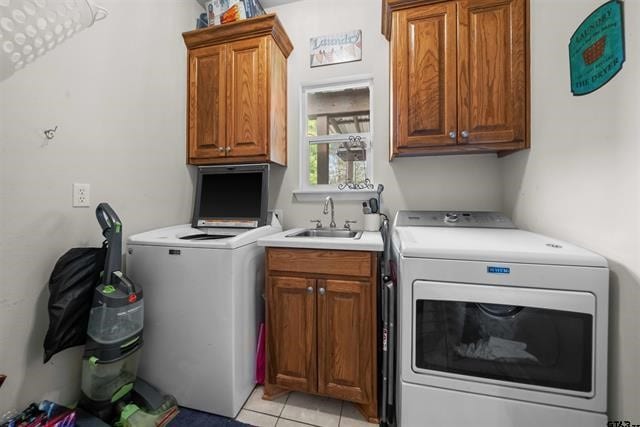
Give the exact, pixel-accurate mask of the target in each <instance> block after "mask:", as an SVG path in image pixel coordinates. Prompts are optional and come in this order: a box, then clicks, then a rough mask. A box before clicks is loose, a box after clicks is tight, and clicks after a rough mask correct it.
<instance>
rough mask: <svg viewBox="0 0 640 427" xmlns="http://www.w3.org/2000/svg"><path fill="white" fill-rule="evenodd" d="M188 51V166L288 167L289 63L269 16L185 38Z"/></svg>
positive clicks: (282, 37)
mask: <svg viewBox="0 0 640 427" xmlns="http://www.w3.org/2000/svg"><path fill="white" fill-rule="evenodd" d="M182 36H183V38H184V42H185V44H186V45H187V48H188V51H189V53H188V55H189V57H188V67H189V68H188V77H187V79H188V88H187V90H188V95H187V96H188V100H187V163H190V164H194V165H206V164H227V163H258V162H272V163H276V164H279V165H283V166H285V165H286V164H287V58H288V57H289V54H290V53H291V50H292V49H293V46H292V45H291V41H290V40H289V37H288V36H287V34H286V33H285V31H284V28H283V27H282V24H281V23H280V21H279V20H278V18H277V16H276V15H274V14H269V15H264V16H260V17H257V18H251V19H247V20H243V21H237V22H234V23H230V24H222V25H218V26H215V27H209V28H206V29H202V30H196V31H189V32H187V33H183V34H182Z"/></svg>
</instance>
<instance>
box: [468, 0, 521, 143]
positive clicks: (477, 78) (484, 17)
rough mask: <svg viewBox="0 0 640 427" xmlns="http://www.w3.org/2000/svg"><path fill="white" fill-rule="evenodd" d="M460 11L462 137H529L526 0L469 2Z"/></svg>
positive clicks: (471, 139)
mask: <svg viewBox="0 0 640 427" xmlns="http://www.w3.org/2000/svg"><path fill="white" fill-rule="evenodd" d="M458 13H459V32H458V37H459V39H458V49H459V50H458V92H459V97H460V99H459V106H458V130H459V134H458V137H459V138H460V139H459V141H460V142H461V143H469V144H473V143H483V142H510V141H523V140H524V139H525V129H526V118H525V114H526V110H525V108H526V93H527V92H526V72H525V70H526V52H525V46H526V40H525V35H526V28H525V12H524V0H473V1H469V0H464V1H460V2H459V12H458ZM463 132H465V135H467V133H468V137H466V138H465V137H464V136H463Z"/></svg>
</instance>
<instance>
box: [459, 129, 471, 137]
mask: <svg viewBox="0 0 640 427" xmlns="http://www.w3.org/2000/svg"><path fill="white" fill-rule="evenodd" d="M461 135H462V137H463V138H469V131H466V130H463V131H462V133H461Z"/></svg>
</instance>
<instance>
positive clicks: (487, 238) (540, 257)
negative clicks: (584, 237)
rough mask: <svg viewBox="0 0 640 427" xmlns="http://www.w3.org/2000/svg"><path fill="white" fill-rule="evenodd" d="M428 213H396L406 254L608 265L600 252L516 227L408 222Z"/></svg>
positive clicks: (397, 236) (396, 238)
mask: <svg viewBox="0 0 640 427" xmlns="http://www.w3.org/2000/svg"><path fill="white" fill-rule="evenodd" d="M416 214H417V215H416ZM429 214H431V212H418V211H400V212H398V214H397V215H396V219H395V222H394V230H393V237H392V240H393V242H394V245H395V247H396V248H397V249H398V252H399V253H400V254H401V255H402V256H403V257H409V258H429V259H447V260H463V261H490V262H503V263H508V262H512V263H525V264H545V265H567V266H584V267H607V261H606V259H605V258H603V257H602V256H600V255H597V254H595V253H593V252H590V251H588V250H586V249H583V248H580V247H578V246H575V245H572V244H570V243H567V242H563V241H560V240H557V239H553V238H551V237H547V236H543V235H541V234H536V233H531V232H528V231H524V230H518V229H516V228H514V227H509V228H505V227H501V228H498V227H491V228H489V227H478V226H467V227H460V226H457V227H456V226H447V225H442V226H431V225H422V224H412V223H411V222H408V221H414V222H416V223H417V222H419V221H425V222H429V221H431V219H425V218H428V217H429ZM410 217H419V218H423V219H421V220H417V219H413V220H412V219H410ZM503 218H506V217H504V216H503ZM506 219H507V220H508V218H506ZM505 222H506V221H505ZM509 223H511V221H510V220H509ZM512 225H513V224H512Z"/></svg>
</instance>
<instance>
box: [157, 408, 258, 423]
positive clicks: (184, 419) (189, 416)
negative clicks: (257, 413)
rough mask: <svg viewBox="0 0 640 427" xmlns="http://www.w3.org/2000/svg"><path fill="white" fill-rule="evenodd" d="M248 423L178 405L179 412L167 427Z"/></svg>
mask: <svg viewBox="0 0 640 427" xmlns="http://www.w3.org/2000/svg"><path fill="white" fill-rule="evenodd" d="M248 425H249V424H244V423H241V422H239V421H236V420H232V419H231V418H226V417H221V416H219V415H213V414H209V413H207V412H200V411H196V410H193V409H188V408H183V407H180V412H179V413H178V415H177V416H176V417H175V418H174V419H173V420H172V421H171V422H170V423H169V424H168V425H167V427H240V426H248Z"/></svg>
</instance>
